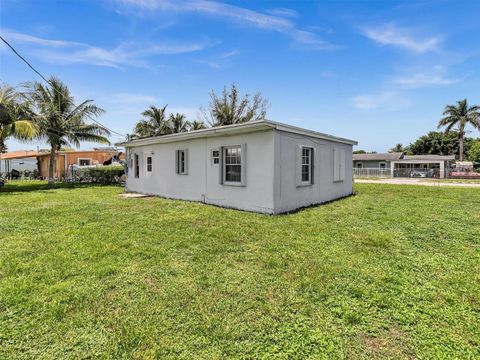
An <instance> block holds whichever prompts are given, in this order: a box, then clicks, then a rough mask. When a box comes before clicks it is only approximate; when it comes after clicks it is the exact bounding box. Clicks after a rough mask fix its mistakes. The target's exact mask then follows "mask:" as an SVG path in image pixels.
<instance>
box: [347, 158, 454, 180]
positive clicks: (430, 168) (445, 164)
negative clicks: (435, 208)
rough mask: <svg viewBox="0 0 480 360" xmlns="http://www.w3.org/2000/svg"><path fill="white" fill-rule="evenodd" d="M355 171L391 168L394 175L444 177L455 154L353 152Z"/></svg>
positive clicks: (362, 171)
mask: <svg viewBox="0 0 480 360" xmlns="http://www.w3.org/2000/svg"><path fill="white" fill-rule="evenodd" d="M352 158H353V167H354V169H355V172H358V173H362V174H363V173H364V172H365V173H366V171H365V170H361V169H374V170H378V169H381V170H383V169H390V173H391V174H390V175H391V176H392V177H438V178H444V177H446V175H448V170H449V169H450V167H451V166H452V163H453V161H454V160H455V156H453V155H452V156H443V155H405V154H403V153H386V154H353V157H352Z"/></svg>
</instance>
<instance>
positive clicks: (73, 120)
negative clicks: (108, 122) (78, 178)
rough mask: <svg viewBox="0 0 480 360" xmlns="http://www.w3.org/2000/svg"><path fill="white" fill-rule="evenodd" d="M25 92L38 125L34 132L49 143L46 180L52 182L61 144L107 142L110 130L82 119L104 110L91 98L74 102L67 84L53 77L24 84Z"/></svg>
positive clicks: (96, 114) (76, 144) (97, 114)
mask: <svg viewBox="0 0 480 360" xmlns="http://www.w3.org/2000/svg"><path fill="white" fill-rule="evenodd" d="M27 96H28V98H29V100H30V102H31V104H32V107H33V111H34V120H35V123H36V125H37V126H38V128H39V134H38V136H39V137H40V138H42V139H44V140H45V141H46V142H47V143H48V144H49V145H50V164H49V165H50V166H49V169H48V182H49V183H52V182H53V180H54V179H53V176H54V163H55V157H56V152H57V151H58V150H60V148H61V147H62V146H71V145H74V146H76V147H80V143H81V142H83V141H89V142H97V143H102V144H110V142H109V141H108V138H107V137H106V136H108V135H110V132H109V131H108V130H107V129H105V128H104V127H103V126H100V125H97V124H88V123H86V121H85V120H86V119H87V117H97V116H99V115H101V114H102V113H103V112H104V110H102V109H101V108H99V107H98V106H96V105H95V104H94V103H93V101H92V100H85V101H83V102H82V103H81V104H80V105H75V102H74V98H73V96H72V95H71V94H70V90H69V89H68V87H67V85H65V84H64V83H63V82H61V81H60V80H59V79H57V78H55V77H51V78H50V79H49V85H48V86H44V85H43V84H41V83H39V82H32V83H29V84H27Z"/></svg>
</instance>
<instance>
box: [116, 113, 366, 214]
mask: <svg viewBox="0 0 480 360" xmlns="http://www.w3.org/2000/svg"><path fill="white" fill-rule="evenodd" d="M356 144H357V142H356V141H353V140H348V139H344V138H339V137H336V136H331V135H327V134H322V133H319V132H316V131H310V130H305V129H301V128H298V127H294V126H290V125H286V124H281V123H278V122H273V121H267V120H264V121H252V122H247V123H243V124H236V125H228V126H221V127H215V128H209V129H203V130H197V131H191V132H186V133H180V134H173V135H164V136H156V137H150V138H142V139H135V140H131V141H127V142H123V143H120V144H117V145H118V146H123V147H125V149H126V163H127V180H126V190H127V191H130V192H138V193H143V194H151V195H159V196H163V197H167V198H174V199H183V200H191V201H200V202H203V203H207V204H214V205H218V206H223V207H231V208H236V209H241V210H248V211H255V212H261V213H268V214H278V213H284V212H288V211H292V210H295V209H298V208H301V207H305V206H309V205H313V204H319V203H323V202H327V201H330V200H334V199H338V198H341V197H345V196H348V195H350V194H351V193H352V166H351V164H352V146H353V145H356Z"/></svg>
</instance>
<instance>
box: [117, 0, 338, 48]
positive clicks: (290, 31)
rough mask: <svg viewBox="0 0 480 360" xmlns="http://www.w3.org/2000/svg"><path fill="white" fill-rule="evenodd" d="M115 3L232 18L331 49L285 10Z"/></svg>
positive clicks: (155, 1) (137, 0) (162, 1)
mask: <svg viewBox="0 0 480 360" xmlns="http://www.w3.org/2000/svg"><path fill="white" fill-rule="evenodd" d="M116 1H117V3H119V4H122V5H127V6H130V7H132V8H135V9H137V10H138V9H140V10H145V11H147V13H151V12H152V11H154V10H158V11H162V12H190V13H201V14H205V15H210V16H215V17H218V18H221V19H227V20H233V21H235V22H237V23H242V24H246V25H249V26H253V27H256V28H258V29H262V30H270V31H276V32H279V33H282V34H284V35H286V36H289V37H290V38H292V39H293V40H294V41H295V42H297V43H299V44H302V45H305V46H307V47H309V48H311V49H332V48H335V46H334V45H332V44H331V43H329V42H327V41H325V40H322V39H320V38H319V37H318V36H317V35H316V34H315V33H314V32H311V31H306V30H301V29H299V28H298V27H297V26H296V24H295V23H293V22H292V21H291V19H289V18H291V17H292V16H293V15H294V12H292V11H291V10H288V9H276V10H273V14H272V11H270V13H264V12H259V11H254V10H250V9H246V8H243V7H240V6H235V5H230V4H225V3H220V2H215V1H209V0H185V1H178V2H177V1H175V2H173V1H171V0H116Z"/></svg>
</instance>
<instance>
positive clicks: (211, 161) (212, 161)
mask: <svg viewBox="0 0 480 360" xmlns="http://www.w3.org/2000/svg"><path fill="white" fill-rule="evenodd" d="M214 152H217V153H218V154H217V156H215V155H214V154H213V153H214ZM215 160H217V162H216V163H215ZM210 165H211V166H220V148H216V149H211V150H210Z"/></svg>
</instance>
